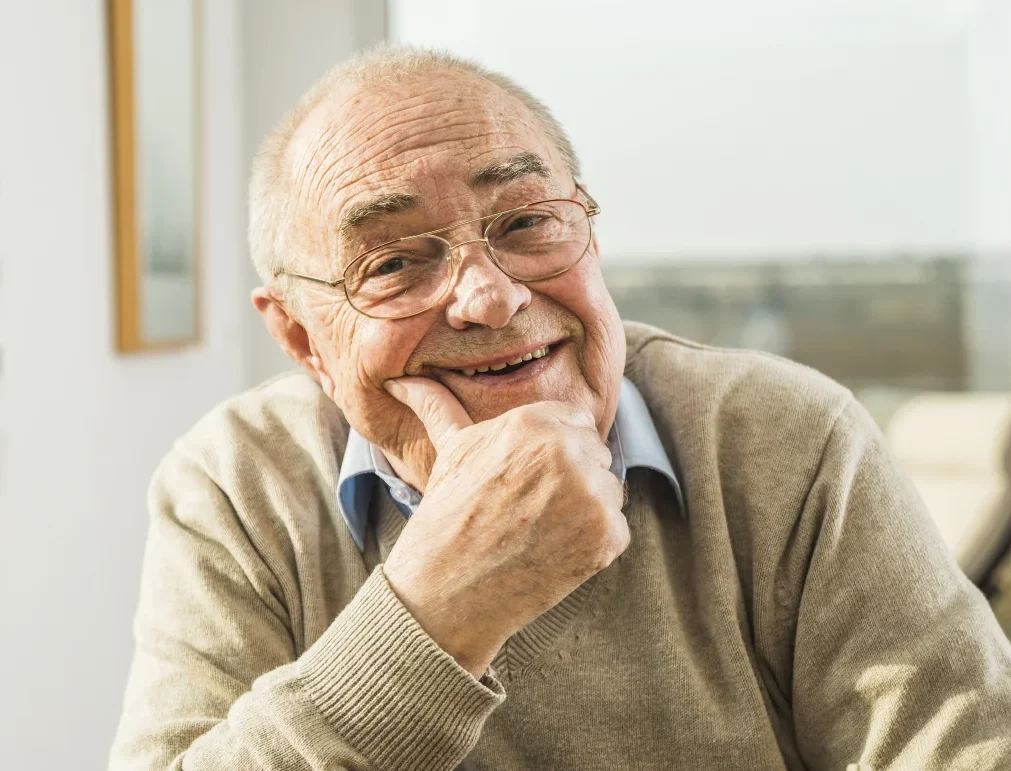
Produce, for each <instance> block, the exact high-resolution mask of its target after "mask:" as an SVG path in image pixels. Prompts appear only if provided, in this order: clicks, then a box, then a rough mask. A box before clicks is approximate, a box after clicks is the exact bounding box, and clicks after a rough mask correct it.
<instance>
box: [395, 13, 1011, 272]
mask: <svg viewBox="0 0 1011 771" xmlns="http://www.w3.org/2000/svg"><path fill="white" fill-rule="evenodd" d="M998 2H1001V3H1003V2H1005V0H998ZM980 5H981V4H980V3H976V2H970V1H969V0H916V2H911V1H910V0H819V2H817V3H812V2H808V1H807V0H765V1H764V2H761V3H755V2H753V1H752V0H711V1H710V2H698V0H668V1H667V2H662V3H661V2H645V1H644V0H630V1H629V2H622V3H614V2H611V1H610V0H557V1H556V2H552V3H543V2H539V1H538V0H515V2H513V3H510V5H509V9H508V12H503V11H502V8H501V6H499V5H498V4H494V3H485V2H476V3H475V2H471V0H391V8H390V31H391V37H392V38H394V39H397V40H402V41H409V42H415V43H426V44H430V45H437V46H442V47H447V48H449V49H451V50H455V51H458V52H460V53H463V54H465V55H469V56H474V57H476V58H479V59H481V60H483V61H484V62H485V63H487V64H488V65H490V66H492V67H494V68H498V69H501V70H503V71H505V72H506V73H508V74H510V75H512V76H513V77H515V78H516V79H517V80H518V81H519V82H520V83H522V84H524V85H526V86H528V87H529V88H530V89H531V90H532V91H533V92H534V93H535V94H536V95H538V96H539V97H541V98H542V99H543V100H544V101H545V102H547V104H548V105H549V106H550V107H551V108H552V109H553V110H554V111H555V112H556V114H557V115H558V117H559V118H560V119H561V120H562V122H563V124H564V125H565V126H566V127H567V128H568V129H569V131H570V132H571V134H572V136H573V138H574V140H575V143H576V147H577V150H578V151H579V152H580V154H581V156H582V158H583V160H584V165H585V178H586V180H587V181H588V183H589V184H590V185H591V186H592V189H593V192H594V193H595V194H596V195H597V197H598V199H599V200H600V202H601V204H602V206H603V209H604V213H603V215H602V217H601V237H602V239H603V244H604V247H605V248H604V254H605V257H606V256H607V255H611V256H615V255H643V256H649V255H655V256H668V257H669V256H670V255H672V254H673V255H684V256H690V257H696V256H699V255H713V256H720V255H727V256H763V255H770V256H786V255H790V254H797V255H805V256H806V255H809V254H810V253H811V252H818V253H831V252H839V251H854V250H860V251H864V252H871V253H874V252H878V253H881V252H893V251H895V250H917V251H923V250H926V251H931V250H943V249H958V248H962V247H965V246H967V245H969V244H970V243H971V242H972V240H973V237H974V233H975V229H974V228H975V225H974V221H975V216H976V215H975V212H974V211H973V210H972V208H971V207H972V205H973V193H972V191H973V186H974V176H973V175H974V172H973V168H972V158H971V151H970V143H971V136H972V128H971V123H972V119H971V117H970V99H971V96H970V92H971V89H972V86H971V75H970V67H971V65H970V57H969V54H968V46H969V44H970V37H971V35H970V29H971V27H972V25H973V24H974V23H975V21H976V14H977V11H978V8H979V6H980Z"/></svg>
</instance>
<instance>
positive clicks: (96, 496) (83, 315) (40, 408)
mask: <svg viewBox="0 0 1011 771" xmlns="http://www.w3.org/2000/svg"><path fill="white" fill-rule="evenodd" d="M201 5H202V7H203V9H204V20H203V21H204V32H205V37H204V46H203V55H204V66H205V83H206V87H205V91H204V96H203V104H202V107H203V114H202V123H203V128H204V131H205V142H206V145H205V149H206V151H205V152H204V154H203V157H204V161H205V165H204V168H203V170H202V175H201V182H202V184H203V185H204V198H203V201H204V207H205V209H204V211H203V238H204V249H203V255H204V257H203V263H202V265H201V271H202V280H203V310H204V316H203V318H204V329H203V342H202V344H200V345H199V346H197V347H194V348H191V349H188V350H184V351H180V352H177V353H159V354H151V355H139V356H133V357H121V356H117V355H116V354H115V353H114V352H113V339H114V335H113V296H112V287H113V272H112V269H113V262H112V259H113V257H112V253H113V241H112V228H111V215H112V212H111V207H110V196H111V185H110V140H109V119H108V112H109V110H108V87H107V76H108V63H107V58H106V23H105V3H104V2H102V0H50V1H49V2H45V3H32V2H17V3H4V4H3V10H2V11H0V93H2V94H3V105H4V114H3V119H2V120H0V260H2V263H3V267H2V270H3V275H2V279H0V345H2V346H3V348H4V365H3V368H4V372H3V375H2V380H0V437H2V439H0V443H2V444H3V445H5V447H6V452H5V454H4V456H3V458H2V464H3V465H2V466H0V528H2V531H0V532H2V535H0V548H2V556H0V586H2V587H3V591H4V607H3V612H2V618H3V622H2V623H3V629H2V632H0V662H2V666H3V671H2V674H0V682H2V683H3V697H2V707H0V732H2V733H3V738H2V740H0V744H2V746H3V747H4V757H3V759H2V760H0V765H2V766H3V767H4V768H10V769H15V768H16V769H53V770H54V771H56V770H60V771H62V769H100V768H104V767H105V765H106V760H107V752H108V747H109V744H110V741H111V739H112V734H113V730H114V727H115V724H116V720H117V718H118V714H119V710H120V700H121V696H122V690H123V686H124V682H125V675H126V669H127V666H128V663H129V660H130V656H131V649H132V640H131V632H130V626H131V620H132V616H133V613H134V608H135V603H136V599H137V589H138V577H139V570H140V563H141V557H142V552H141V550H142V547H143V540H144V536H145V533H146V529H147V520H146V511H145V490H146V486H147V483H148V479H149V477H150V474H151V471H152V470H153V468H154V466H155V464H156V463H157V462H158V460H159V459H160V457H161V456H162V455H163V454H164V453H165V451H166V450H167V449H168V447H169V445H170V443H171V442H172V440H173V439H174V438H175V437H176V436H178V435H179V434H180V433H181V432H182V431H184V430H185V429H186V428H187V427H188V426H189V425H191V424H192V423H193V421H194V420H195V419H196V418H197V417H198V416H199V415H200V414H201V413H203V412H204V411H206V410H207V409H208V408H210V407H211V406H212V405H213V404H214V403H215V402H217V401H219V400H220V399H222V398H224V397H226V396H227V395H229V394H231V393H233V392H235V391H237V390H240V389H241V388H243V387H244V385H245V380H244V375H245V370H244V364H245V361H244V359H245V356H244V341H245V335H244V326H243V318H244V317H245V316H246V315H247V314H248V313H251V311H250V310H248V301H247V300H246V298H245V297H244V296H243V294H242V291H241V286H242V279H243V276H244V273H243V271H244V266H243V260H244V259H245V254H244V223H243V208H242V195H243V179H242V177H243V157H242V146H241V141H239V138H240V137H241V136H242V127H241V125H240V112H241V86H242V80H241V77H240V51H239V17H238V8H239V2H238V0H213V2H205V3H202V4H201Z"/></svg>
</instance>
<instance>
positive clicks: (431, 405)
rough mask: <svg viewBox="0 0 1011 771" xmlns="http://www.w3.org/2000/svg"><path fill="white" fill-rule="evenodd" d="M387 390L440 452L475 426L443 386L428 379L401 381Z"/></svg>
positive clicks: (390, 381) (394, 381)
mask: <svg viewBox="0 0 1011 771" xmlns="http://www.w3.org/2000/svg"><path fill="white" fill-rule="evenodd" d="M383 387H384V388H385V389H386V390H387V391H389V392H390V395H391V396H392V397H393V398H394V399H396V400H397V401H398V402H400V403H402V404H406V405H407V406H408V407H410V409H411V411H412V412H413V413H414V414H415V415H417V416H418V419H419V420H420V421H421V422H422V424H423V425H424V426H425V430H426V431H428V438H429V439H431V440H432V444H433V445H435V450H436V452H438V451H439V450H441V449H442V448H443V447H444V446H445V445H446V443H447V442H448V441H449V440H450V439H451V438H452V437H453V435H454V434H456V432H457V431H459V430H460V429H463V428H466V427H467V426H472V425H474V421H473V420H471V419H470V415H468V414H467V411H466V410H465V409H464V408H463V405H462V404H460V402H459V400H457V398H456V397H455V396H453V392H452V391H450V390H449V389H448V388H446V386H444V385H442V383H437V382H435V381H434V380H432V379H431V378H427V377H398V378H396V379H394V380H387V381H386V382H385V383H383Z"/></svg>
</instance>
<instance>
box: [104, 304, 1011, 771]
mask: <svg viewBox="0 0 1011 771" xmlns="http://www.w3.org/2000/svg"><path fill="white" fill-rule="evenodd" d="M626 334H627V337H628V343H629V345H628V350H629V354H628V361H627V366H626V375H627V376H628V377H629V378H630V379H631V380H632V381H633V382H634V383H635V384H636V386H637V387H638V388H639V390H640V391H641V392H642V394H643V397H644V398H645V400H646V403H647V404H648V405H649V407H650V410H651V412H652V415H653V419H654V421H655V423H656V427H657V430H658V432H659V434H660V437H661V438H662V440H663V441H664V443H665V446H666V449H667V451H668V454H669V456H670V457H671V458H672V461H674V462H675V465H676V467H678V468H679V469H680V476H681V478H682V481H683V485H684V489H685V493H686V499H687V504H688V516H687V518H684V519H682V518H680V517H678V516H677V512H676V507H675V504H674V502H673V500H672V499H671V497H670V487H669V486H666V485H664V484H662V483H660V484H658V483H657V480H656V479H654V478H653V476H652V475H651V474H652V472H650V471H647V470H642V469H639V470H633V471H632V472H630V475H629V480H628V481H629V500H628V505H627V507H626V510H625V511H626V515H627V516H628V520H629V524H630V527H631V532H632V542H631V546H630V547H629V549H628V551H627V552H626V553H625V554H624V555H623V556H621V557H620V558H619V559H618V560H617V561H616V562H615V563H614V564H613V565H612V566H611V567H609V568H608V569H607V570H605V571H603V572H602V573H600V574H598V575H597V576H596V577H594V578H593V579H591V580H590V581H589V582H588V583H586V584H584V585H583V586H582V587H580V588H579V589H578V590H576V591H575V592H574V593H573V594H572V595H570V596H569V597H568V598H567V599H566V600H564V601H563V602H562V603H561V604H560V605H559V606H557V607H556V608H554V609H553V610H552V611H550V612H548V613H547V614H545V615H544V616H542V617H541V618H540V619H538V620H537V621H535V622H534V623H533V624H531V625H530V626H528V627H527V628H526V629H524V630H523V632H521V633H520V634H518V635H516V636H515V637H514V638H513V639H511V640H510V641H509V643H508V644H507V645H506V646H505V648H504V649H503V650H502V652H501V653H500V654H499V656H498V658H497V659H496V661H495V663H494V665H493V667H492V670H491V671H490V672H489V673H488V674H487V675H486V676H485V677H484V678H483V679H482V680H480V681H478V680H476V679H474V678H473V677H472V676H471V675H470V674H468V673H467V672H466V671H464V670H463V669H461V668H460V667H459V666H458V665H457V664H456V662H455V661H454V660H453V659H452V658H451V657H450V656H448V655H446V654H445V653H444V652H443V651H442V650H441V649H440V648H439V647H438V646H437V645H436V644H435V643H434V642H433V641H432V640H431V639H430V638H429V637H428V636H427V635H426V634H425V633H424V631H423V630H422V629H421V628H420V627H419V625H418V624H417V623H416V622H415V620H414V619H413V618H412V616H411V615H410V614H409V613H408V612H407V610H406V609H405V608H404V607H403V605H401V604H400V602H399V601H398V599H397V597H396V596H395V594H394V593H393V592H392V591H391V589H390V587H389V585H388V584H387V582H386V580H385V578H384V575H383V571H382V565H381V563H382V560H383V559H384V557H385V555H386V554H387V553H388V552H389V550H390V548H391V546H392V544H393V543H394V542H395V541H396V538H397V536H398V534H399V533H400V531H401V529H402V528H403V526H404V520H403V518H402V516H401V515H400V514H399V512H398V511H397V509H396V508H395V507H394V506H393V504H392V503H391V501H390V500H389V497H388V495H377V496H374V499H375V502H374V506H373V511H372V523H373V524H372V527H371V531H370V538H369V543H368V544H367V548H366V550H365V553H364V554H362V553H361V552H359V550H358V549H357V547H356V546H355V544H354V542H353V541H352V539H351V536H350V534H349V533H348V532H347V530H346V528H345V526H344V524H343V521H342V520H341V518H340V515H339V513H338V511H337V508H336V500H337V493H336V489H335V485H336V480H337V475H338V464H339V463H340V458H341V456H342V453H343V448H344V445H345V441H346V438H347V432H348V428H347V425H346V423H345V422H344V419H343V417H342V416H341V414H340V412H339V411H338V410H337V409H336V407H335V406H334V405H333V403H332V402H331V401H329V400H328V399H327V398H325V397H324V396H323V394H322V392H321V391H320V389H319V388H318V387H317V386H316V384H315V383H313V382H312V381H311V380H310V379H308V378H307V377H304V376H301V375H291V376H287V377H283V378H279V379H275V380H273V381H271V382H269V383H267V384H265V385H263V386H261V387H260V388H257V389H254V390H253V391H250V392H248V393H246V394H243V395H241V396H238V397H237V398H235V399H233V400H231V401H229V402H227V403H226V404H224V405H222V406H221V407H219V408H217V409H216V410H214V411H213V412H212V413H211V414H210V415H208V416H207V417H206V418H205V419H204V420H202V421H201V422H200V423H199V424H198V425H197V426H196V427H195V428H194V429H193V430H192V431H191V432H190V433H188V434H187V435H186V436H185V437H183V438H182V439H181V440H180V441H179V442H178V443H177V444H176V445H175V447H174V448H173V450H172V451H171V452H170V453H169V455H168V457H167V458H166V459H165V461H164V462H163V463H162V465H161V466H160V468H159V469H158V471H157V473H156V474H155V478H154V482H153V485H152V488H151V496H150V509H151V527H150V535H149V540H148V545H147V552H146V556H145V565H144V574H143V581H142V588H141V599H140V607H139V610H138V614H137V622H136V638H137V647H136V656H135V659H134V662H133V668H132V672H131V675H130V681H129V685H128V687H127V691H126V697H125V705H124V712H123V718H122V721H121V724H120V727H119V731H118V733H117V736H116V740H115V744H114V746H113V749H112V759H111V768H112V769H117V770H118V769H167V768H172V769H192V771H206V770H207V769H267V770H270V771H273V770H276V769H366V768H368V769H412V770H414V769H452V768H455V767H457V766H458V765H460V764H462V767H463V768H467V769H650V768H671V769H691V770H692V771H700V770H705V769H733V770H736V769H741V770H750V769H783V768H788V769H801V768H808V769H833V770H835V769H838V770H839V771H843V770H844V769H846V768H847V766H848V765H849V764H857V763H862V764H864V765H861V766H859V768H861V769H863V768H867V769H879V770H880V769H910V770H914V769H915V771H941V769H944V770H945V771H949V770H953V769H965V771H985V770H986V769H1009V768H1011V646H1009V644H1008V642H1007V640H1006V639H1005V638H1004V637H1003V636H1002V634H1001V632H1000V630H999V628H998V627H997V624H996V623H995V621H994V618H993V616H992V614H991V612H990V609H989V608H988V607H987V605H986V603H985V602H984V600H983V598H982V597H981V596H980V594H979V593H978V592H977V591H976V590H975V589H974V588H973V587H972V586H971V585H970V584H969V582H968V581H966V580H965V579H964V578H963V577H962V576H961V574H960V573H959V571H958V569H957V567H956V566H955V564H954V563H953V561H952V559H951V558H950V557H949V556H948V554H947V553H946V552H945V549H944V547H943V546H942V545H941V543H940V541H939V539H938V536H937V533H936V532H935V530H934V528H933V526H932V525H931V523H930V521H929V520H928V518H927V515H926V513H925V512H924V509H923V507H922V506H921V504H920V502H919V501H918V499H917V497H916V494H915V493H914V492H913V490H912V489H911V487H910V484H909V483H908V481H907V480H906V478H905V476H904V475H903V473H902V472H901V471H900V470H899V469H898V468H896V466H895V463H894V462H893V460H892V458H891V457H890V456H889V454H888V453H887V451H886V450H885V448H884V445H883V443H882V439H881V436H880V434H879V433H878V431H877V430H876V428H875V427H874V425H873V424H872V422H871V420H870V419H869V418H868V417H867V415H866V413H865V412H864V411H863V410H862V409H861V408H860V407H859V406H857V405H856V404H855V403H854V401H853V399H852V398H851V396H850V395H849V393H847V392H846V391H845V390H843V389H842V388H840V387H839V386H837V385H835V384H833V383H831V382H830V381H828V380H827V379H825V378H824V377H821V376H819V375H817V374H815V373H814V372H811V371H810V370H807V369H805V368H802V367H800V366H798V365H795V364H791V363H788V362H785V361H781V360H779V359H776V358H774V357H771V356H767V355H763V354H757V353H747V352H734V351H723V350H715V349H711V348H705V347H702V346H698V345H695V344H692V343H688V342H685V341H682V340H678V339H675V338H673V337H671V336H669V335H666V334H664V333H662V332H660V331H658V330H655V329H652V328H649V327H645V326H641V325H634V324H628V325H627V327H626ZM558 514H559V516H564V515H565V513H564V512H558ZM854 767H857V766H854Z"/></svg>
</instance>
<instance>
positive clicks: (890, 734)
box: [792, 401, 1011, 771]
mask: <svg viewBox="0 0 1011 771" xmlns="http://www.w3.org/2000/svg"><path fill="white" fill-rule="evenodd" d="M797 533H798V534H803V533H807V534H808V535H809V539H810V540H808V537H807V536H803V535H801V536H800V537H799V538H798V541H807V542H808V543H809V544H810V553H809V560H810V562H809V566H808V570H807V574H806V578H805V580H804V586H803V590H802V594H801V600H800V605H799V611H798V614H797V620H796V624H797V626H796V635H795V647H794V655H793V686H792V691H793V714H794V724H795V728H796V732H797V745H798V748H799V750H800V752H801V754H802V756H803V758H804V761H805V763H806V764H807V765H808V766H809V767H810V768H812V769H826V770H827V769H841V768H846V767H847V766H848V765H849V764H854V765H855V764H857V763H862V764H864V765H861V766H860V768H870V769H874V771H884V770H885V769H896V770H899V769H917V771H941V770H942V769H943V770H944V771H960V770H964V771H988V770H990V769H1006V768H1011V645H1009V643H1008V640H1007V638H1006V637H1005V636H1004V635H1003V633H1002V632H1001V629H1000V628H999V626H998V625H997V623H996V621H995V619H994V617H993V614H992V612H991V610H990V608H989V606H988V605H987V603H986V601H985V600H984V598H983V596H982V595H981V594H980V592H979V591H977V589H976V588H975V587H974V586H973V585H972V584H971V583H970V582H969V581H968V580H967V579H966V578H965V576H964V575H963V574H962V573H961V571H960V570H959V568H958V566H957V564H956V563H955V562H954V560H953V558H952V557H951V556H950V554H949V553H948V551H947V549H946V547H945V546H944V544H943V543H942V542H941V539H940V536H939V535H938V533H937V530H936V529H935V527H934V525H933V523H932V521H931V520H930V518H929V516H928V514H927V512H926V510H925V508H924V506H923V504H922V502H921V501H920V499H919V497H918V495H917V493H916V491H915V490H914V489H913V487H912V485H911V483H910V482H909V480H908V479H907V477H906V475H905V474H904V473H903V472H902V471H901V470H900V469H899V468H898V466H897V464H896V462H895V461H894V460H893V458H892V457H891V455H890V453H889V452H888V450H887V449H886V447H885V443H884V439H883V437H882V436H881V435H880V433H879V432H878V430H877V428H876V427H875V425H874V423H873V421H872V420H871V418H870V417H869V416H868V415H867V414H866V412H864V411H863V409H862V408H861V407H859V406H858V405H857V404H855V403H853V402H852V401H851V402H850V403H849V405H848V406H847V407H846V408H845V409H844V410H843V411H842V413H841V414H840V416H839V418H838V419H837V421H836V423H835V426H834V428H833V430H832V433H831V435H830V437H829V439H828V442H827V444H826V446H825V449H824V454H823V457H822V459H821V464H820V467H819V470H818V473H817V475H816V477H815V479H814V482H813V484H812V487H811V489H810V492H809V494H808V497H807V501H806V503H805V506H804V509H803V511H802V514H801V521H800V522H799V523H798V527H797Z"/></svg>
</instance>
